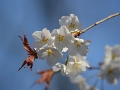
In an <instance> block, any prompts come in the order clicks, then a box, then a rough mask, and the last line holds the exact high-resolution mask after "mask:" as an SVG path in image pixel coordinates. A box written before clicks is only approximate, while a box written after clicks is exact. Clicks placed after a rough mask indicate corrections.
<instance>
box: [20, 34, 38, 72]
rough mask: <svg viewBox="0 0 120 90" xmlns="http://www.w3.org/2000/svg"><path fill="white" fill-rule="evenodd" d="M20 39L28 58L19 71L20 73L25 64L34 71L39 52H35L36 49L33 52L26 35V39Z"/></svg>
mask: <svg viewBox="0 0 120 90" xmlns="http://www.w3.org/2000/svg"><path fill="white" fill-rule="evenodd" d="M18 37H20V39H21V40H22V42H23V46H24V49H25V50H26V51H27V52H28V58H27V59H26V60H25V61H24V62H23V64H22V66H21V67H20V68H19V69H18V71H19V70H20V69H21V68H22V67H23V66H24V65H25V64H27V66H30V69H31V70H32V66H33V63H34V60H35V58H38V57H37V52H36V51H35V49H33V50H32V49H31V48H30V45H29V43H28V40H27V38H26V35H25V34H24V38H22V37H21V36H18Z"/></svg>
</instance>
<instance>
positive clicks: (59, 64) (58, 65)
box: [52, 63, 62, 72]
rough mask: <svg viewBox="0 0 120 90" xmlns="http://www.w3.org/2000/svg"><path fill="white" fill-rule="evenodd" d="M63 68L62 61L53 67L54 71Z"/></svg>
mask: <svg viewBox="0 0 120 90" xmlns="http://www.w3.org/2000/svg"><path fill="white" fill-rule="evenodd" d="M61 68H62V64H61V63H56V64H55V65H54V66H53V67H52V69H53V71H54V72H57V71H59V70H61Z"/></svg>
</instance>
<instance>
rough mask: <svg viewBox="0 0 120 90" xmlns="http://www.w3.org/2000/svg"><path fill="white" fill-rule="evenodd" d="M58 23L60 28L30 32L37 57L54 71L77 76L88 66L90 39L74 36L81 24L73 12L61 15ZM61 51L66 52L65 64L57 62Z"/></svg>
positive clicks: (60, 56)
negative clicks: (87, 56)
mask: <svg viewBox="0 0 120 90" xmlns="http://www.w3.org/2000/svg"><path fill="white" fill-rule="evenodd" d="M59 24H60V28H59V29H54V30H53V31H52V32H51V33H50V31H49V30H47V29H46V28H44V29H43V30H42V31H35V32H34V33H33V34H32V36H33V38H34V39H35V43H34V48H35V50H36V51H37V53H38V54H37V55H38V58H39V59H41V60H44V59H46V62H47V64H48V65H50V66H52V68H53V71H54V72H58V71H61V72H62V74H63V75H65V76H77V75H78V74H79V73H80V72H83V71H86V67H90V66H89V64H88V63H87V61H86V54H87V53H88V45H89V44H90V41H89V40H83V39H79V38H77V37H76V38H75V37H74V35H75V33H76V32H77V31H80V30H81V24H80V22H79V20H78V18H77V16H75V15H74V14H70V16H63V17H62V18H61V19H59ZM63 52H67V53H68V55H67V61H66V62H67V63H66V64H61V63H58V60H60V59H62V56H63V54H62V53H63Z"/></svg>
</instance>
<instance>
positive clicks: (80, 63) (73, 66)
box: [61, 54, 90, 77]
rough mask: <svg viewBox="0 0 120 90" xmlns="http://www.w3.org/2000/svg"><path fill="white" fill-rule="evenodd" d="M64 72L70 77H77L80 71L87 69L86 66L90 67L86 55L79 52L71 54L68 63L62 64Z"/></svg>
mask: <svg viewBox="0 0 120 90" xmlns="http://www.w3.org/2000/svg"><path fill="white" fill-rule="evenodd" d="M62 67H63V68H62V70H61V72H62V74H63V75H65V76H69V77H75V76H77V75H78V74H79V73H81V72H83V71H86V67H90V66H89V64H88V63H87V62H86V60H85V57H82V56H80V55H79V54H77V55H76V56H69V58H68V62H67V65H62Z"/></svg>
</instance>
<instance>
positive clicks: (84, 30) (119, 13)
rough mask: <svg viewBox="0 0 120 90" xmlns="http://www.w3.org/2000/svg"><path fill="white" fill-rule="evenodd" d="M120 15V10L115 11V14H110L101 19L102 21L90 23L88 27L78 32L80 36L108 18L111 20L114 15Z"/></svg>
mask: <svg viewBox="0 0 120 90" xmlns="http://www.w3.org/2000/svg"><path fill="white" fill-rule="evenodd" d="M119 15H120V12H118V13H115V14H112V15H110V16H108V17H106V18H104V19H102V20H100V21H98V22H95V23H94V24H92V25H90V26H89V27H87V28H85V29H83V30H81V31H80V32H78V33H77V36H79V35H80V34H82V33H84V32H86V31H87V30H89V29H91V28H93V27H95V26H96V25H98V24H100V23H103V22H104V21H107V20H109V19H111V18H113V17H116V16H119Z"/></svg>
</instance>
